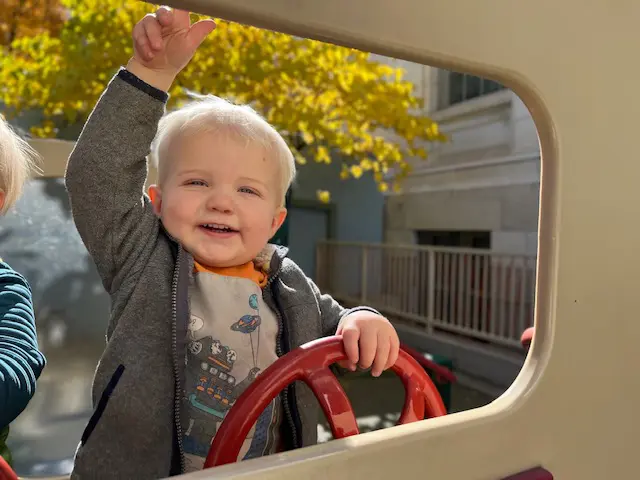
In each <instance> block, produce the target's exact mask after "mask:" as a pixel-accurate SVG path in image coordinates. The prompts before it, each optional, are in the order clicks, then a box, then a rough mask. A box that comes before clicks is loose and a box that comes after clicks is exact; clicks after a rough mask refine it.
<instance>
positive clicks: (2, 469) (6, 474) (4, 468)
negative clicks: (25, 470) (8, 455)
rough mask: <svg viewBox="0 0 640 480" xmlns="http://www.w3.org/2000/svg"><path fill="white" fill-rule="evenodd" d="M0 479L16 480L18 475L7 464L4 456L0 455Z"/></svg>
mask: <svg viewBox="0 0 640 480" xmlns="http://www.w3.org/2000/svg"><path fill="white" fill-rule="evenodd" d="M0 480H18V475H16V472H14V471H13V469H12V468H11V467H10V466H9V464H8V463H7V462H6V460H5V459H4V458H2V457H1V456H0Z"/></svg>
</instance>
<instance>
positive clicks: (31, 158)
mask: <svg viewBox="0 0 640 480" xmlns="http://www.w3.org/2000/svg"><path fill="white" fill-rule="evenodd" d="M38 160H39V156H38V154H37V153H36V151H35V150H34V149H33V148H31V146H30V145H29V144H28V143H27V142H26V141H25V140H23V139H22V138H21V137H20V136H19V135H18V134H17V133H16V132H15V131H14V129H13V128H12V127H11V126H10V125H9V124H8V123H7V122H6V121H5V119H4V118H3V117H2V115H0V189H1V190H2V191H3V192H4V195H5V200H4V205H3V206H2V210H0V214H5V213H6V212H7V210H9V208H11V207H12V206H13V205H14V204H15V203H16V201H17V200H18V198H19V197H20V194H21V193H22V189H23V187H24V184H25V182H26V181H27V179H28V178H29V176H30V175H31V173H32V171H34V170H35V169H36V166H37V162H38Z"/></svg>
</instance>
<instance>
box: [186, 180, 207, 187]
mask: <svg viewBox="0 0 640 480" xmlns="http://www.w3.org/2000/svg"><path fill="white" fill-rule="evenodd" d="M187 185H195V186H196V187H206V186H207V182H205V181H204V180H189V181H188V182H187Z"/></svg>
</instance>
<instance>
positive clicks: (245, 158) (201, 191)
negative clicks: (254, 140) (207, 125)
mask: <svg viewBox="0 0 640 480" xmlns="http://www.w3.org/2000/svg"><path fill="white" fill-rule="evenodd" d="M165 154H166V155H167V158H166V159H165V161H166V162H167V163H166V172H165V175H164V177H165V178H164V181H163V182H162V186H161V187H160V186H152V187H151V188H150V192H149V193H150V195H151V199H152V201H153V204H154V208H155V210H156V213H157V214H158V215H159V216H160V218H161V219H162V223H163V224H164V226H165V228H166V229H167V231H168V232H169V234H171V235H172V236H173V237H174V238H176V239H177V240H179V241H180V242H181V243H182V245H183V246H184V248H185V249H186V250H187V251H188V252H190V253H191V254H192V255H193V256H194V258H195V259H196V261H197V262H199V263H201V264H204V265H208V266H211V267H231V266H236V265H242V264H244V263H247V262H249V261H251V260H253V259H254V258H255V257H256V256H257V255H258V254H259V253H260V251H261V250H262V249H263V248H264V247H265V245H266V244H267V242H268V241H269V239H270V238H271V237H272V236H273V234H274V233H275V232H276V231H277V230H278V228H279V227H280V225H282V222H283V221H284V218H285V216H286V210H285V209H284V208H283V207H281V191H280V185H279V178H280V177H279V171H278V168H279V166H278V165H277V164H276V162H275V160H273V159H270V158H267V157H266V155H265V152H264V150H263V149H262V148H261V147H260V146H259V145H253V144H249V145H244V144H242V143H240V142H239V141H238V140H236V139H234V138H233V137H232V136H231V135H219V134H212V133H198V134H194V135H188V136H183V137H180V138H176V139H175V141H173V142H172V144H171V146H170V148H169V149H168V151H167V152H166V153H165Z"/></svg>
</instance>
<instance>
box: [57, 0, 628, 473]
mask: <svg viewBox="0 0 640 480" xmlns="http://www.w3.org/2000/svg"><path fill="white" fill-rule="evenodd" d="M169 3H170V4H171V5H173V6H176V7H181V8H185V9H192V10H195V11H198V12H201V13H205V14H210V15H213V16H216V17H222V18H226V19H229V20H234V21H239V22H243V23H249V24H253V25H256V26H260V27H265V28H271V29H275V30H280V31H284V32H286V33H291V34H295V35H301V36H306V37H310V38H316V39H319V40H325V41H331V42H334V43H339V44H343V45H348V46H353V47H357V48H360V49H363V50H368V51H372V52H376V53H380V54H384V55H389V56H393V57H397V58H404V59H407V60H411V61H416V62H421V63H426V64H431V65H435V66H438V67H441V68H447V69H450V70H458V71H464V72H469V73H474V74H479V75H483V76H486V77H489V78H493V79H496V80H499V81H501V82H502V83H504V84H506V85H507V86H508V87H509V88H512V89H513V90H514V91H516V92H517V93H518V94H519V96H520V97H521V98H522V99H523V101H524V102H525V103H526V104H527V106H528V108H529V109H530V111H531V113H532V115H533V118H534V119H535V121H536V124H537V128H538V132H539V137H540V144H541V150H542V156H543V178H542V183H541V208H540V232H539V250H538V264H537V269H536V271H537V282H536V306H535V322H536V326H535V339H534V340H533V341H532V343H531V346H530V350H529V354H528V357H527V361H526V362H525V365H524V368H523V370H522V372H521V373H520V375H519V376H518V378H517V379H516V381H515V382H514V384H513V385H512V386H511V388H509V390H508V391H507V392H505V393H504V394H503V395H502V396H501V397H500V398H498V399H497V400H496V401H494V402H492V403H491V404H490V405H487V406H485V407H482V408H479V409H475V410H472V411H468V412H462V413H458V414H455V415H446V416H441V417H437V418H433V419H429V420H428V421H423V422H414V423H410V424H406V425H401V426H398V427H394V428H390V429H386V430H381V431H376V432H372V433H368V434H365V435H354V436H349V437H348V438H343V439H339V440H335V441H331V442H328V443H326V444H322V445H318V446H315V447H310V448H304V449H300V450H297V451H292V452H287V453H284V454H279V455H274V456H270V457H265V458H261V459H256V460H251V461H247V462H241V463H236V464H229V465H225V466H221V467H217V468H215V469H212V470H205V471H202V472H198V473H196V474H191V475H189V476H186V477H185V478H194V479H205V478H216V479H224V478H243V479H261V480H271V479H274V480H275V479H278V480H280V479H284V480H287V479H298V478H309V479H313V478H336V479H354V478H357V479H360V478H387V477H399V478H400V477H401V478H418V476H420V477H423V476H425V475H428V476H429V477H433V478H446V479H450V480H484V479H500V478H512V479H517V478H520V479H525V478H529V479H549V478H559V479H564V478H567V479H574V478H579V479H584V480H589V479H594V480H595V479H600V478H635V476H636V474H635V470H636V467H635V462H634V460H635V458H634V453H635V451H634V449H635V444H634V440H635V438H636V434H637V432H636V430H637V428H636V422H634V420H633V419H634V418H636V412H635V410H636V405H637V403H638V401H639V400H640V388H638V385H637V384H636V382H635V381H634V380H633V378H629V377H628V376H622V375H619V376H611V375H610V372H611V371H613V370H614V369H617V368H619V364H620V363H621V362H623V361H624V363H625V364H629V363H631V362H632V361H633V359H634V358H637V356H638V354H637V353H636V352H637V348H636V345H635V343H636V341H635V339H636V338H637V337H638V334H639V333H640V324H639V323H638V322H637V318H636V314H635V312H636V311H637V303H638V300H637V298H638V295H637V291H636V290H637V287H636V285H635V277H636V275H637V274H636V272H637V266H636V263H637V262H638V260H637V253H636V247H635V246H636V245H637V244H638V243H640V228H639V227H638V226H637V225H636V223H635V219H636V218H637V217H638V210H639V209H640V207H638V205H640V198H639V197H640V190H638V189H637V185H636V184H637V178H638V177H639V176H640V175H639V174H640V166H639V165H638V162H637V161H636V160H635V156H634V153H635V151H636V150H637V147H636V135H635V134H634V133H635V126H636V121H637V112H638V111H640V98H639V97H638V95H637V93H636V92H637V86H636V83H637V82H636V80H635V79H636V78H637V75H635V73H636V69H637V68H638V67H637V66H636V62H633V59H634V58H635V54H636V49H637V45H639V44H640V42H639V40H640V32H638V29H637V22H638V20H639V19H640V4H637V2H631V1H621V2H615V3H613V2H609V1H607V0H594V1H593V2H589V3H585V2H579V1H578V0H566V1H564V2H554V1H551V0H542V1H540V2H528V3H527V2H525V3H522V2H510V1H507V0H455V1H451V2H439V3H438V2H426V3H425V2H421V1H418V0H398V1H396V2H393V3H389V2H385V1H384V0H351V1H350V2H348V3H345V2H340V1H338V0H325V1H323V2H318V1H317V0H296V1H293V0H268V1H266V0H182V1H180V0H174V1H171V2H169ZM569 24H570V25H571V31H569V29H568V25H569ZM621 66H624V68H623V69H621V68H620V67H621ZM629 70H630V71H629ZM611 72H620V73H619V75H617V76H616V83H615V88H612V86H613V85H612V82H611V80H612V75H611ZM622 72H624V74H623V73H622ZM613 119H615V121H613ZM45 173H46V172H45ZM58 174H59V172H58ZM594 232H616V235H594ZM595 252H600V253H601V254H594V253H595ZM634 260H635V261H634ZM595 349H598V351H606V352H607V355H602V356H601V357H600V359H599V360H600V361H599V362H597V363H594V362H592V361H591V360H592V358H593V352H594V350H595ZM603 378H606V379H607V381H608V385H607V389H598V388H594V386H595V385H594V382H595V381H598V380H599V379H603ZM584 392H589V393H588V395H585V394H584ZM611 392H614V393H613V394H612V393H611ZM452 458H456V459H459V461H455V462H452V461H451V459H452ZM551 475H553V477H552V476H551ZM510 476H511V477H510Z"/></svg>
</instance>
